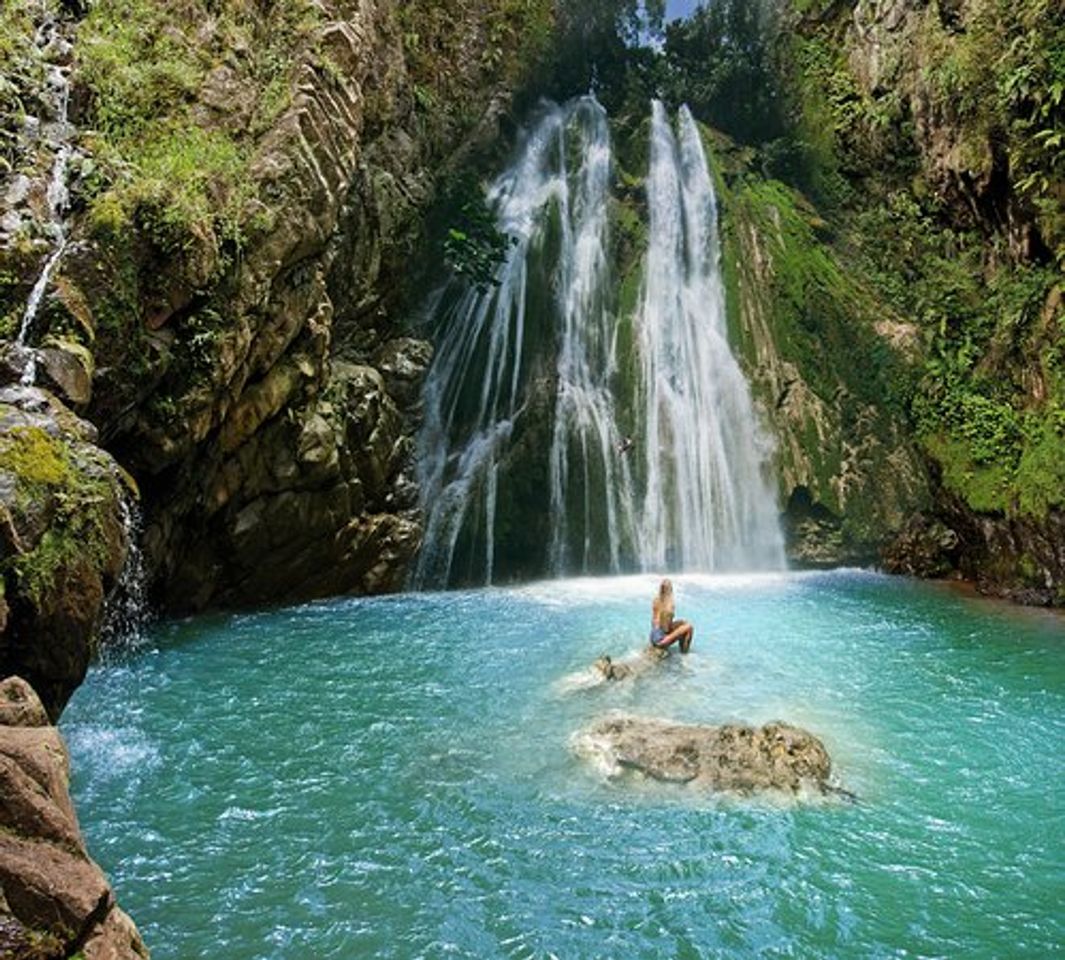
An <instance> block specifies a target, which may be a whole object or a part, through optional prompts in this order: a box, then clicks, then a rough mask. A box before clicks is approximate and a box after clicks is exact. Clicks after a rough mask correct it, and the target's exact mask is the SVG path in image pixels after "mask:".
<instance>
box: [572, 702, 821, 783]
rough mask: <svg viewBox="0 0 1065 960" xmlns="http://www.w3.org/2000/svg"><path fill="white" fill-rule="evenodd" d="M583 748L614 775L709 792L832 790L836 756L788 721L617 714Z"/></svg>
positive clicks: (586, 736) (584, 736)
mask: <svg viewBox="0 0 1065 960" xmlns="http://www.w3.org/2000/svg"><path fill="white" fill-rule="evenodd" d="M577 748H578V750H579V752H581V753H582V754H585V755H587V756H590V757H593V758H595V759H597V760H599V761H601V762H603V763H605V765H606V766H607V768H608V769H610V770H611V772H612V773H620V772H622V771H623V770H636V771H639V772H640V773H642V774H644V775H645V776H648V777H651V778H652V779H654V780H660V781H664V782H667V783H681V784H688V785H690V786H691V787H694V788H696V789H702V790H723V791H731V792H734V793H741V794H750V793H754V792H757V791H765V790H777V791H785V792H788V793H798V792H799V791H800V790H803V789H813V790H815V791H818V792H828V791H830V790H832V788H831V787H830V786H829V783H828V779H829V776H830V774H831V772H832V761H831V760H830V758H829V756H828V751H827V750H826V749H825V746H824V744H823V743H821V741H820V740H819V739H818V738H817V737H815V736H814V735H813V734H812V733H808V732H807V731H806V730H802V729H800V728H799V727H793V726H790V725H789V724H786V723H780V722H773V723H767V724H766V725H765V726H763V727H748V726H741V725H735V724H726V725H724V726H719V727H714V726H692V725H688V724H681V723H672V722H670V721H668V720H660V719H657V718H653V717H635V716H627V715H614V716H610V717H607V718H605V719H602V720H598V721H596V722H595V723H593V724H592V725H591V726H590V727H588V728H586V729H585V730H583V731H582V732H581V733H580V734H579V735H578V737H577Z"/></svg>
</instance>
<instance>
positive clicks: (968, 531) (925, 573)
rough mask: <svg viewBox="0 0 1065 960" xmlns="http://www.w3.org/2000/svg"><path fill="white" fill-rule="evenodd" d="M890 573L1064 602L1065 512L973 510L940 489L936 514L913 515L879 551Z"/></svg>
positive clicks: (1018, 598) (1021, 599)
mask: <svg viewBox="0 0 1065 960" xmlns="http://www.w3.org/2000/svg"><path fill="white" fill-rule="evenodd" d="M884 559H885V567H886V569H887V570H888V571H889V572H891V573H903V574H909V575H911V576H918V577H964V578H965V579H967V580H970V581H972V582H973V583H975V584H976V586H977V588H978V589H979V590H980V592H981V593H985V594H988V595H990V596H997V597H1003V598H1006V599H1009V600H1013V601H1015V602H1017V603H1023V604H1027V605H1029V606H1065V513H1062V511H1060V510H1051V511H1049V512H1048V513H1047V515H1046V516H1045V517H1034V518H1028V517H1023V516H1013V517H1011V516H1006V515H1004V514H1000V513H999V514H996V513H976V512H974V511H972V510H971V509H969V508H968V507H967V506H966V505H965V504H964V503H962V502H961V501H959V499H958V498H957V497H951V496H949V495H947V494H945V493H944V494H942V499H941V507H940V513H939V514H938V515H936V516H925V515H919V516H916V517H914V518H913V519H912V520H911V522H910V523H909V524H907V525H906V527H905V528H904V529H903V531H902V532H901V533H900V535H899V537H898V539H897V540H896V541H895V542H894V543H893V544H892V545H891V547H890V549H889V550H888V551H887V553H886V554H885V558H884Z"/></svg>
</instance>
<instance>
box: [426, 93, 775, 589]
mask: <svg viewBox="0 0 1065 960" xmlns="http://www.w3.org/2000/svg"><path fill="white" fill-rule="evenodd" d="M613 179H614V162H613V154H612V147H611V141H610V129H609V123H608V120H607V116H606V113H605V111H604V110H603V108H602V107H601V106H600V104H599V103H598V102H597V101H596V100H595V99H594V97H591V96H588V97H582V98H579V99H577V100H574V101H571V102H570V103H568V104H566V105H564V106H557V105H553V104H548V105H545V106H544V107H543V109H542V112H541V113H540V115H539V117H538V118H537V120H536V121H535V122H534V123H533V124H532V125H531V126H530V127H529V128H528V129H527V130H526V132H525V134H524V136H523V137H522V138H521V141H520V143H519V147H518V150H517V151H516V154H515V159H514V160H513V162H512V163H511V165H510V166H509V167H508V168H507V169H506V170H504V171H503V173H502V174H501V175H500V176H499V177H498V178H497V180H496V181H495V182H494V183H493V184H492V185H491V186H490V188H489V190H488V195H487V200H488V203H489V204H490V205H491V206H492V208H493V209H494V210H495V213H496V217H497V224H498V228H499V230H500V231H501V232H502V233H504V234H507V235H508V236H510V237H511V238H512V246H511V247H510V248H509V252H508V254H507V256H506V258H505V260H504V262H503V263H502V264H501V265H500V266H499V268H498V270H497V272H496V275H495V282H494V284H492V285H491V286H487V287H476V286H471V285H469V284H468V283H465V282H463V283H462V284H461V285H460V284H459V283H458V282H456V283H455V284H452V285H451V286H449V287H448V288H446V289H444V290H443V291H440V292H439V293H438V294H437V296H436V297H435V298H434V300H433V302H432V304H431V305H430V311H429V312H430V315H431V316H433V317H434V318H435V319H436V322H437V336H436V340H437V354H436V358H435V360H434V363H433V367H432V369H431V371H430V374H429V377H428V379H427V383H426V388H425V421H424V425H423V428H422V430H421V434H420V438H419V480H420V485H421V493H422V506H423V510H424V513H425V517H426V532H425V545H424V547H423V549H422V552H421V555H420V558H419V564H418V568H417V570H416V572H415V575H414V583H415V585H416V586H433V585H437V586H440V585H447V584H450V583H455V582H479V583H492V582H493V580H495V579H497V578H499V577H503V578H505V579H506V578H512V577H514V576H530V575H535V574H543V573H544V572H549V573H552V574H554V575H564V574H571V573H583V572H618V571H622V570H633V569H645V570H661V569H665V568H667V567H668V568H683V569H690V570H722V569H755V568H778V567H782V566H783V562H784V561H783V542H782V537H781V534H780V530H779V526H778V523H777V516H776V506H775V500H774V495H773V492H772V489H771V487H770V484H769V482H768V480H767V479H766V478H765V477H764V476H763V470H762V467H763V464H764V462H765V461H766V459H767V455H768V453H769V450H768V447H767V444H766V442H765V440H764V438H763V437H762V434H761V431H760V429H759V427H758V423H757V418H756V415H755V409H754V404H753V401H752V399H751V395H750V392H749V390H748V387H747V384H746V381H745V379H744V377H743V374H742V371H741V370H740V367H739V364H738V363H737V361H736V359H735V357H734V356H733V355H732V353H731V351H730V349H729V346H728V340H727V329H726V323H725V298H724V290H723V284H722V280H721V271H720V259H721V257H720V244H719V240H718V233H717V230H718V224H717V207H716V199H715V196H714V192H713V186H712V182H711V178H710V174H709V170H708V166H707V160H706V155H705V153H704V151H703V148H702V144H701V140H700V137H699V133H698V129H697V127H696V125H695V122H694V120H693V119H692V117H691V114H690V113H689V112H688V111H687V109H686V108H685V109H682V111H681V113H680V119H679V135H675V134H674V132H673V130H672V129H671V127H670V124H669V121H668V118H667V116H666V112H665V109H664V108H663V106H662V105H661V104H660V103H658V102H655V103H654V105H653V117H652V139H651V166H650V173H649V176H648V181H647V186H646V193H647V206H648V213H649V221H650V223H649V228H650V229H649V238H648V248H647V252H646V259H645V262H644V268H643V283H642V287H641V294H640V298H639V302H638V305H637V307H636V311H635V315H634V316H619V312H618V302H617V301H618V296H617V288H618V286H619V283H618V278H617V277H615V276H614V271H613V269H612V266H611V233H610V220H611V217H610V210H611V205H612V204H614V203H616V201H615V200H614V199H613V197H612V195H611V187H612V182H613ZM623 329H624V330H625V331H627V332H629V333H630V334H631V336H630V337H629V339H631V340H632V345H633V349H632V350H630V351H627V352H626V353H625V354H624V356H622V355H621V351H619V334H620V333H621V331H622V330H623ZM625 385H628V386H627V388H625ZM622 424H630V425H634V427H633V428H632V429H630V430H628V431H623V430H622V429H621V425H622ZM626 434H629V435H631V439H626ZM630 446H631V449H628V448H629V447H630ZM516 554H520V556H516Z"/></svg>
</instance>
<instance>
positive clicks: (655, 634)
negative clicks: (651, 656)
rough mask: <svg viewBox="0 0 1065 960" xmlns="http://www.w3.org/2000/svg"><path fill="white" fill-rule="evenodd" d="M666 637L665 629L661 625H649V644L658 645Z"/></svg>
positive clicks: (660, 644)
mask: <svg viewBox="0 0 1065 960" xmlns="http://www.w3.org/2000/svg"><path fill="white" fill-rule="evenodd" d="M665 639H666V631H665V630H663V629H662V628H661V627H651V646H652V647H660V646H662V641H663V640H665Z"/></svg>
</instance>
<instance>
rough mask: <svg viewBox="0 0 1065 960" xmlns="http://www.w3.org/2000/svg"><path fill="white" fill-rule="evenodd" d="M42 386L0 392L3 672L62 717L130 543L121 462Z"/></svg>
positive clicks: (0, 658)
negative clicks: (20, 681) (95, 441)
mask: <svg viewBox="0 0 1065 960" xmlns="http://www.w3.org/2000/svg"><path fill="white" fill-rule="evenodd" d="M94 435H95V430H94V428H92V426H91V424H88V423H86V422H85V421H83V420H80V419H79V418H78V417H77V416H75V415H74V414H73V413H72V412H71V411H70V410H68V409H67V408H66V407H65V406H63V404H62V403H60V401H59V400H57V399H56V398H55V397H54V396H53V395H52V394H50V393H48V392H47V391H45V390H41V389H39V388H31V387H6V388H3V389H0V563H3V565H4V602H5V607H6V610H7V616H6V617H5V618H3V619H4V623H3V629H2V630H0V676H8V675H11V674H19V675H21V676H23V677H25V678H27V680H28V681H29V682H30V683H31V684H32V685H33V687H34V689H35V690H36V692H37V694H38V695H39V696H40V697H41V699H42V701H43V703H44V705H45V707H46V709H47V711H48V715H49V716H50V717H51V718H52V719H53V720H56V719H58V717H59V714H60V712H61V711H62V709H63V707H64V706H65V704H66V702H67V700H69V698H70V696H71V694H72V693H73V692H74V690H75V689H77V687H78V684H80V683H81V681H82V679H83V678H84V676H85V672H86V670H87V669H88V665H89V660H90V658H91V656H92V652H93V647H94V644H95V642H96V637H97V633H98V630H99V627H100V624H101V621H102V617H103V607H104V602H105V600H106V598H107V597H108V595H109V594H110V592H111V591H112V590H113V589H114V587H115V585H116V584H117V583H118V580H119V576H120V574H121V571H122V567H123V565H124V563H125V559H126V553H127V550H128V546H129V531H128V530H127V528H126V524H125V516H126V507H125V503H124V501H125V499H126V498H127V497H128V496H130V495H131V494H130V492H129V489H128V487H127V485H126V483H125V482H124V480H123V475H122V471H121V470H120V469H119V468H118V466H117V464H116V463H115V462H114V460H113V458H112V457H111V456H110V455H109V454H107V453H104V452H103V451H102V450H101V449H99V448H98V447H96V446H95V445H94V444H93V442H92V440H93V439H94V438H95V436H94Z"/></svg>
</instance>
